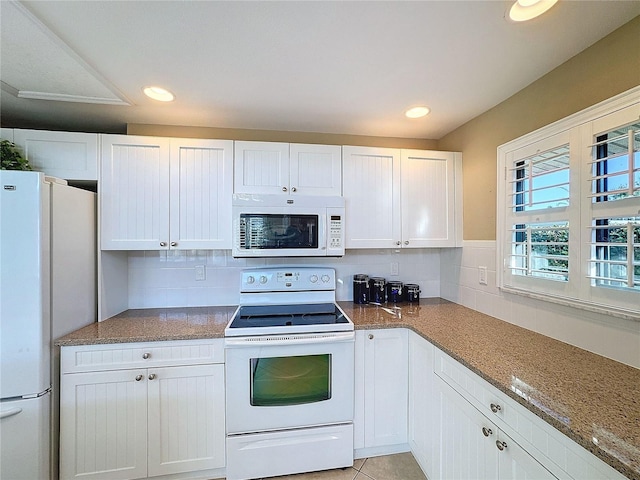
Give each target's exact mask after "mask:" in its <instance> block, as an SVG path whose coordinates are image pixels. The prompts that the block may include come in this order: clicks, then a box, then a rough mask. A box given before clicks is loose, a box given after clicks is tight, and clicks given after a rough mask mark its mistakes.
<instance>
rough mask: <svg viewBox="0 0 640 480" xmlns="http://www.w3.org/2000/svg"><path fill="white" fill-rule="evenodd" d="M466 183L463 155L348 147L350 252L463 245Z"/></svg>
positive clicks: (345, 185)
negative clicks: (462, 205)
mask: <svg viewBox="0 0 640 480" xmlns="http://www.w3.org/2000/svg"><path fill="white" fill-rule="evenodd" d="M461 178H462V163H461V155H460V154H459V153H455V152H436V151H427V150H401V149H391V148H375V147H343V173H342V180H343V195H344V197H345V203H346V217H347V218H348V222H347V229H346V237H345V244H346V248H422V247H452V246H457V245H459V244H460V243H461V241H462V222H461V219H462V215H461V211H462V209H461V198H462V196H461V195H462V189H461V185H462V181H461Z"/></svg>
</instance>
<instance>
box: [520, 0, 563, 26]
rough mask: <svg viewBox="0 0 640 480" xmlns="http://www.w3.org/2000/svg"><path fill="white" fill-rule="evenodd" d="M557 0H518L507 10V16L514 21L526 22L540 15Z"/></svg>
mask: <svg viewBox="0 0 640 480" xmlns="http://www.w3.org/2000/svg"><path fill="white" fill-rule="evenodd" d="M557 2H558V0H518V1H517V2H516V3H514V4H513V6H512V7H511V10H509V18H510V19H511V20H513V21H514V22H526V21H527V20H531V19H532V18H536V17H538V16H540V15H542V14H543V13H544V12H546V11H547V10H549V9H550V8H551V7H553V6H554V5H555V4H556V3H557Z"/></svg>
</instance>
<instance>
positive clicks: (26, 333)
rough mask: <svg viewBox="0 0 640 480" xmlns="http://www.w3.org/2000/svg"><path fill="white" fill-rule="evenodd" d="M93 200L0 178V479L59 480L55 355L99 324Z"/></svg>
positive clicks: (9, 175)
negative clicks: (64, 339)
mask: <svg viewBox="0 0 640 480" xmlns="http://www.w3.org/2000/svg"><path fill="white" fill-rule="evenodd" d="M96 315H97V314H96V195H95V193H92V192H89V191H86V190H81V189H78V188H73V187H70V186H68V185H66V182H65V181H64V180H59V179H53V178H50V177H45V176H44V174H42V173H39V172H21V171H20V172H19V171H7V170H1V171H0V478H1V479H2V480H22V479H25V480H38V479H49V478H57V458H58V431H59V414H58V412H59V393H58V385H59V349H56V348H54V347H53V341H54V340H55V339H56V338H58V337H60V336H62V335H65V334H67V333H69V332H71V331H73V330H75V329H77V328H80V327H82V326H84V325H87V324H89V323H92V322H95V321H96Z"/></svg>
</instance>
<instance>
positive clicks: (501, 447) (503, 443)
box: [496, 440, 507, 452]
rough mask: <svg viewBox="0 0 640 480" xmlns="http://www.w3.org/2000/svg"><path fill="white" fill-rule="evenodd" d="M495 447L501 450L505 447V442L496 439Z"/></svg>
mask: <svg viewBox="0 0 640 480" xmlns="http://www.w3.org/2000/svg"><path fill="white" fill-rule="evenodd" d="M496 447H498V450H500V451H501V452H502V451H503V450H506V449H507V444H506V443H505V442H501V441H500V440H496Z"/></svg>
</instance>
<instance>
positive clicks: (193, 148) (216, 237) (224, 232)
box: [170, 139, 233, 249]
mask: <svg viewBox="0 0 640 480" xmlns="http://www.w3.org/2000/svg"><path fill="white" fill-rule="evenodd" d="M170 163H171V180H170V184H171V194H170V199H171V206H170V215H171V217H170V218H171V219H170V222H171V233H170V246H171V248H177V249H225V248H229V249H230V248H231V195H232V186H231V185H232V181H233V180H232V179H233V142H232V141H231V140H188V139H171V161H170Z"/></svg>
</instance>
